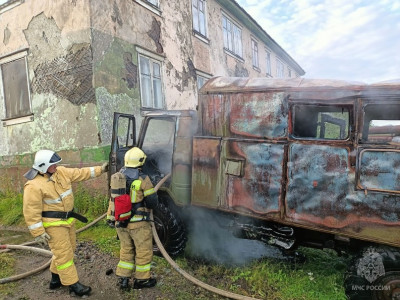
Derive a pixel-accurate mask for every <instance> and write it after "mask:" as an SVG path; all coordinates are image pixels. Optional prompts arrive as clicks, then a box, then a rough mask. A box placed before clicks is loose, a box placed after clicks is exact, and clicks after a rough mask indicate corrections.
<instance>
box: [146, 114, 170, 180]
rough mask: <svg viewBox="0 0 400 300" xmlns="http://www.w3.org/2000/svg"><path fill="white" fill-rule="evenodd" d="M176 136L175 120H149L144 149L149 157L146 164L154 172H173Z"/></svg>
mask: <svg viewBox="0 0 400 300" xmlns="http://www.w3.org/2000/svg"><path fill="white" fill-rule="evenodd" d="M174 136H175V118H162V119H150V120H149V123H148V125H147V128H146V133H145V136H144V139H143V145H142V149H143V151H144V153H146V155H147V159H146V164H148V165H149V167H151V168H152V169H153V171H154V172H158V173H162V174H167V173H169V172H171V165H172V153H173V145H174Z"/></svg>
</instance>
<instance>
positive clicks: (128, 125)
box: [117, 117, 135, 149]
mask: <svg viewBox="0 0 400 300" xmlns="http://www.w3.org/2000/svg"><path fill="white" fill-rule="evenodd" d="M134 130H135V125H134V124H133V121H132V119H130V118H125V117H119V118H118V132H117V141H118V149H119V148H131V147H133V145H134V144H135V136H134V134H133V133H132V132H134Z"/></svg>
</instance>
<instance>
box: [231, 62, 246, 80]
mask: <svg viewBox="0 0 400 300" xmlns="http://www.w3.org/2000/svg"><path fill="white" fill-rule="evenodd" d="M234 77H249V71H248V70H247V69H246V68H245V67H244V66H243V64H242V63H240V62H238V63H236V66H235V73H234Z"/></svg>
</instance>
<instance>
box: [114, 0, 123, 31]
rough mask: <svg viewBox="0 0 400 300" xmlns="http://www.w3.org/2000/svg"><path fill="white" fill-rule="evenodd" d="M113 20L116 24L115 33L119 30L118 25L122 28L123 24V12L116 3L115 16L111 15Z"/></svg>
mask: <svg viewBox="0 0 400 300" xmlns="http://www.w3.org/2000/svg"><path fill="white" fill-rule="evenodd" d="M111 20H112V21H113V23H114V31H116V30H117V27H116V24H118V25H119V27H122V25H123V22H122V18H121V12H120V10H119V8H118V5H117V3H116V2H114V4H113V14H112V15H111Z"/></svg>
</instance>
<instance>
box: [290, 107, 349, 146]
mask: <svg viewBox="0 0 400 300" xmlns="http://www.w3.org/2000/svg"><path fill="white" fill-rule="evenodd" d="M349 116H350V113H349V109H348V108H347V107H345V106H333V105H332V106H326V105H324V106H322V105H321V106H320V105H295V106H293V110H292V119H293V132H292V136H293V137H295V138H299V139H324V140H345V139H348V137H349Z"/></svg>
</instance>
